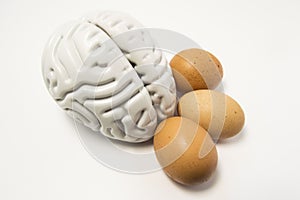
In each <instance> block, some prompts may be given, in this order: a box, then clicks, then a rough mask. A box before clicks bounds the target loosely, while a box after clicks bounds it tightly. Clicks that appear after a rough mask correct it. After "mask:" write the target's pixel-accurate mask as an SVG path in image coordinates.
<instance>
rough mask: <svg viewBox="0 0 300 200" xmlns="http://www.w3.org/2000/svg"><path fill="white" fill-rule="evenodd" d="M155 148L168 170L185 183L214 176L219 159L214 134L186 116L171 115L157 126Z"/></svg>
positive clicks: (190, 183)
mask: <svg viewBox="0 0 300 200" xmlns="http://www.w3.org/2000/svg"><path fill="white" fill-rule="evenodd" d="M154 149H155V154H156V156H157V159H158V161H159V163H160V164H161V166H162V167H163V170H164V172H165V173H166V174H167V175H168V176H169V177H170V178H171V179H173V180H174V181H176V182H178V183H180V184H183V185H195V184H199V183H202V182H205V181H207V180H208V179H209V177H211V175H212V174H213V172H214V171H215V169H216V166H217V162H218V154H217V149H216V147H215V144H214V142H213V140H212V139H211V137H210V135H209V134H208V133H207V132H206V131H205V129H203V128H202V127H200V126H199V125H198V124H196V123H195V122H193V121H192V120H190V119H187V118H183V117H171V118H168V119H166V120H164V121H163V122H161V123H160V125H159V126H158V127H157V130H156V134H155V136H154Z"/></svg>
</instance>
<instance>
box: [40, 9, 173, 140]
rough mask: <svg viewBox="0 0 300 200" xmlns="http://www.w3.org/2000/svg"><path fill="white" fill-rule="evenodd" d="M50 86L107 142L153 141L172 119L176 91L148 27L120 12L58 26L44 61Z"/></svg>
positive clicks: (69, 109)
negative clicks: (159, 127) (163, 124)
mask: <svg viewBox="0 0 300 200" xmlns="http://www.w3.org/2000/svg"><path fill="white" fill-rule="evenodd" d="M42 72H43V78H44V81H45V84H46V86H47V89H48V91H49V93H50V94H51V96H52V97H53V98H54V100H55V101H56V102H57V103H58V105H59V106H60V107H61V108H62V109H63V110H65V111H66V112H67V113H68V114H69V115H70V116H71V117H73V118H74V119H75V120H76V121H78V122H81V123H82V124H84V125H85V126H87V127H89V128H91V129H92V130H94V131H97V132H101V133H102V134H103V135H105V136H107V137H108V138H113V139H116V140H122V141H127V142H132V143H136V142H143V141H146V140H148V139H150V138H151V137H152V136H153V134H154V131H155V128H156V126H157V123H158V122H160V121H161V120H163V119H165V118H167V117H169V116H172V115H173V114H174V110H175V106H176V87H175V82H174V78H173V76H172V71H171V69H170V66H169V64H168V61H167V59H166V58H165V56H164V55H163V52H162V50H161V49H159V48H158V47H157V45H156V44H155V41H154V40H153V38H152V37H151V35H150V34H149V33H148V31H147V29H145V28H143V26H142V25H141V24H140V23H139V22H138V21H136V20H135V19H133V18H132V17H130V16H128V15H126V14H123V13H118V12H108V11H106V12H105V11H104V12H94V13H90V14H87V15H86V16H84V17H82V18H80V19H77V20H74V21H71V22H68V23H66V24H64V25H63V26H61V27H60V28H58V29H57V30H56V32H55V33H54V34H53V35H52V36H51V38H50V39H49V41H48V43H47V44H46V47H45V50H44V53H43V57H42Z"/></svg>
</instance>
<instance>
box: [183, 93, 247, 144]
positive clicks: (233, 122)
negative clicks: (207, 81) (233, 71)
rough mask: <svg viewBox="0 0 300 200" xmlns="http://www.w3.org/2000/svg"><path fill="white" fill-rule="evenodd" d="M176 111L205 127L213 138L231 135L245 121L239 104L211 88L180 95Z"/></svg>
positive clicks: (223, 137)
mask: <svg viewBox="0 0 300 200" xmlns="http://www.w3.org/2000/svg"><path fill="white" fill-rule="evenodd" d="M178 113H179V115H180V116H182V117H186V118H189V119H191V120H193V121H194V122H196V123H198V124H200V125H201V126H202V127H203V128H205V129H206V130H207V131H208V132H209V134H210V135H211V136H212V138H213V139H214V140H218V139H225V138H229V137H233V136H235V135H236V134H238V133H239V132H240V131H241V130H242V128H243V126H244V123H245V115H244V111H243V109H242V108H241V106H240V105H239V104H238V103H237V102H236V101H235V100H234V99H233V98H231V97H230V96H228V95H226V94H224V93H221V92H217V91H213V90H196V91H193V92H189V93H187V94H185V95H184V96H182V97H181V98H180V100H179V102H178Z"/></svg>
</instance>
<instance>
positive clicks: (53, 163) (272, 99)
mask: <svg viewBox="0 0 300 200" xmlns="http://www.w3.org/2000/svg"><path fill="white" fill-rule="evenodd" d="M178 2H180V3H177V2H176V1H175V0H151V1H141V0H136V1H133V0H126V1H114V0H107V1H102V0H95V1H89V0H84V1H74V0H70V1H62V0H51V1H38V0H36V1H34V0H27V1H21V0H20V1H15V0H10V1H8V0H4V1H1V2H0V55H1V60H0V66H1V67H0V68H1V71H0V83H1V84H0V89H1V90H0V91H1V93H0V95H1V115H0V123H1V126H0V134H1V138H0V199H5V200H16V199H24V200H27V199H28V200H29V199H30V200H37V199H72V200H77V199H107V198H109V199H151V200H153V199H170V200H174V199H206V200H208V199H230V200H234V199H236V200H238V199H246V200H247V199H249V200H250V199H251V200H252V199H293V200H294V199H295V200H296V199H300V190H299V186H300V173H299V169H300V160H299V153H298V152H299V144H300V141H299V139H300V128H299V127H300V125H299V124H300V123H299V119H300V117H299V112H300V108H299V102H300V98H299V96H300V95H299V87H297V85H299V79H300V78H299V72H300V70H299V68H300V64H299V63H300V62H299V59H300V47H299V46H300V38H299V37H300V27H299V24H300V11H299V10H300V1H298V0H286V1H283V0H281V1H279V0H252V1H242V0H236V1H233V0H230V1H214V0H209V1H199V0H186V1H178ZM94 9H103V10H119V11H123V12H127V13H129V14H131V15H132V16H134V17H136V18H137V19H138V20H139V21H141V22H142V23H143V24H145V25H146V26H148V27H155V28H165V29H171V30H174V31H177V32H180V33H183V34H185V35H186V36H188V37H190V38H192V39H193V40H195V41H197V42H198V43H199V44H200V45H201V46H202V47H204V48H205V49H207V50H209V51H211V52H212V53H214V54H215V55H216V56H217V57H218V58H219V59H220V61H221V62H222V64H223V67H224V72H225V77H224V81H223V84H224V87H225V92H226V93H227V94H229V95H231V96H232V97H234V98H235V99H236V100H237V101H239V102H240V104H241V105H242V106H243V108H244V110H245V113H246V127H245V129H244V131H243V132H242V134H241V135H240V136H238V137H236V138H234V139H232V140H230V141H228V142H225V143H224V142H223V143H222V144H218V146H217V148H218V153H219V164H218V169H217V172H216V174H215V176H214V177H213V178H212V179H211V181H210V182H209V183H207V184H204V185H202V186H200V187H196V188H184V187H181V186H179V185H178V184H175V183H173V182H172V181H171V180H170V179H168V178H167V177H166V176H165V175H164V173H163V172H162V171H158V172H155V173H150V174H144V175H132V174H126V173H120V172H117V171H114V170H112V169H109V168H107V167H105V166H103V165H101V164H100V163H98V162H97V161H96V160H94V159H93V158H92V157H91V156H90V154H89V153H88V152H87V151H86V150H85V148H84V147H83V146H82V144H81V143H80V140H79V138H78V135H77V134H76V131H75V128H74V124H73V122H72V120H71V119H70V118H68V117H67V116H66V115H65V114H64V113H63V112H62V111H61V109H60V108H59V107H58V106H57V105H56V104H55V102H54V101H53V100H52V99H51V97H50V95H49V94H48V92H47V90H46V87H45V86H44V83H43V80H42V75H41V64H40V63H41V54H42V50H43V47H44V45H45V43H46V41H47V39H48V37H49V36H50V34H51V33H52V32H53V31H54V30H55V28H56V27H57V26H59V25H60V24H62V23H64V22H66V21H68V20H70V19H74V18H77V17H79V16H81V15H82V14H84V13H86V12H87V11H90V10H94Z"/></svg>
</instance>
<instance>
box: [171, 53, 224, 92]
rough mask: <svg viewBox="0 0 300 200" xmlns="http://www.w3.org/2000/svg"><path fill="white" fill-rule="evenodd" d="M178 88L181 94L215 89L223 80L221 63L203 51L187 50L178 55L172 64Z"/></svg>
mask: <svg viewBox="0 0 300 200" xmlns="http://www.w3.org/2000/svg"><path fill="white" fill-rule="evenodd" d="M170 66H171V67H172V71H173V75H174V78H175V81H176V86H177V88H178V90H180V91H181V92H189V91H192V90H197V89H214V88H216V87H217V86H218V85H219V83H220V82H221V80H222V78H223V68H222V65H221V63H220V61H219V60H218V59H217V58H216V57H215V56H214V55H213V54H211V53H210V52H208V51H205V50H203V49H196V48H193V49H187V50H183V51H181V52H179V53H178V54H176V55H175V56H174V57H173V59H172V60H171V62H170Z"/></svg>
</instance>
